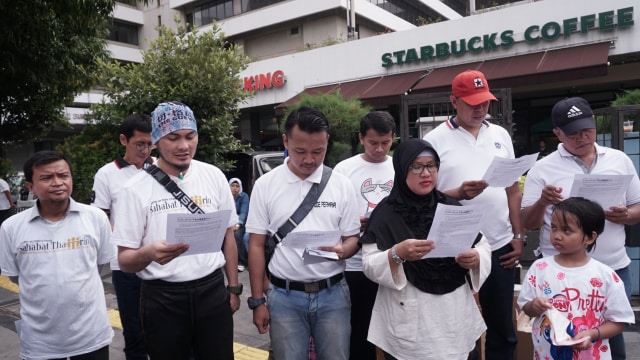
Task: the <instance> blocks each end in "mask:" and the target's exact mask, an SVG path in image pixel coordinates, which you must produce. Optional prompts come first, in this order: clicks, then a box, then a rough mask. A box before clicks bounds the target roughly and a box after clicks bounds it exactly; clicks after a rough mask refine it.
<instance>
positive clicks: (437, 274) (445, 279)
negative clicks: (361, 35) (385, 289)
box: [360, 139, 480, 294]
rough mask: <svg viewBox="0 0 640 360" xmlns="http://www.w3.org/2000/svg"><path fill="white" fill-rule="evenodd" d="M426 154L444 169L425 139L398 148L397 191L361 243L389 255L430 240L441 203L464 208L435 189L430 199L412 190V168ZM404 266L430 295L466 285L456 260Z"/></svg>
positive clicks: (383, 205) (395, 161) (412, 280)
mask: <svg viewBox="0 0 640 360" xmlns="http://www.w3.org/2000/svg"><path fill="white" fill-rule="evenodd" d="M425 150H428V151H431V152H432V153H433V154H434V160H435V161H436V164H437V165H438V167H440V157H439V156H438V153H437V152H436V150H435V149H434V148H433V147H432V146H431V144H429V143H428V142H426V141H424V140H422V139H409V140H404V141H403V142H402V143H401V144H400V145H398V146H397V147H396V149H395V151H394V154H393V169H394V171H395V176H394V182H393V188H392V189H391V193H390V194H389V196H387V197H386V198H385V199H383V200H382V201H381V202H380V203H379V204H378V205H377V206H376V208H375V209H374V210H373V212H372V213H371V217H370V218H369V222H368V225H367V228H366V230H365V232H364V234H363V236H362V238H361V239H360V242H361V243H363V244H368V243H376V244H377V246H378V249H380V250H381V251H385V250H388V249H390V248H391V247H392V246H393V245H395V244H397V243H400V242H402V241H404V240H406V239H426V238H427V235H428V233H429V230H430V229H431V224H432V222H433V217H434V215H435V211H436V206H437V205H438V203H443V204H448V205H460V203H459V202H458V201H457V200H455V199H453V198H452V197H450V196H448V195H446V194H444V193H441V192H440V191H438V190H435V189H434V190H433V191H432V192H430V193H429V194H427V195H417V194H415V193H414V192H413V191H411V189H409V186H408V185H407V174H408V172H409V166H410V165H411V163H413V161H414V160H415V159H416V157H418V155H420V153H422V152H423V151H425ZM435 179H437V178H435ZM435 179H434V180H435ZM479 238H480V236H478V238H477V239H476V242H477V241H478V240H479ZM402 266H403V267H404V272H405V275H406V277H407V280H408V281H409V282H410V283H411V284H412V285H413V286H415V287H416V288H418V289H419V290H421V291H423V292H427V293H430V294H446V293H450V292H452V291H453V290H455V289H457V288H458V287H460V286H461V285H463V284H464V283H465V276H466V274H467V270H466V269H464V268H462V267H460V265H458V264H457V263H456V262H455V260H454V258H452V257H448V258H437V259H436V258H434V259H424V260H419V261H407V262H405V263H404V264H402Z"/></svg>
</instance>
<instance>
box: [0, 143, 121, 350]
mask: <svg viewBox="0 0 640 360" xmlns="http://www.w3.org/2000/svg"><path fill="white" fill-rule="evenodd" d="M24 177H25V185H26V187H27V188H28V189H29V191H31V192H32V193H33V194H35V195H37V197H38V200H37V202H36V206H34V207H32V208H30V209H27V210H25V211H22V212H21V213H19V214H16V215H14V216H12V217H10V218H9V219H7V221H5V222H4V224H2V227H0V267H1V268H2V274H3V275H6V276H8V277H9V278H10V279H12V280H13V281H14V282H16V283H17V284H18V285H19V287H20V318H21V320H19V321H18V322H17V323H16V329H17V330H18V336H19V338H20V358H22V359H59V358H65V359H66V358H67V357H71V358H72V359H74V358H75V357H79V358H82V359H87V360H107V359H109V344H110V343H111V340H112V338H113V329H111V325H110V323H109V318H108V316H107V306H106V300H105V297H104V288H103V286H102V279H101V278H100V271H99V266H100V265H102V264H106V263H108V262H109V261H111V259H113V257H114V256H115V251H114V248H113V246H111V243H110V239H109V237H110V236H111V226H110V224H109V219H108V218H107V216H106V215H105V213H104V212H103V211H101V210H100V209H97V208H95V207H92V206H89V205H84V204H79V203H77V202H75V201H74V200H73V199H72V198H71V191H72V189H73V179H72V176H71V165H70V163H69V160H68V159H67V158H66V157H65V156H64V155H62V154H61V153H59V152H55V151H40V152H37V153H35V154H33V155H32V156H31V157H30V158H29V159H28V160H27V161H26V163H25V164H24Z"/></svg>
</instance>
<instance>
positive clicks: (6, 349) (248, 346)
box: [0, 267, 269, 360]
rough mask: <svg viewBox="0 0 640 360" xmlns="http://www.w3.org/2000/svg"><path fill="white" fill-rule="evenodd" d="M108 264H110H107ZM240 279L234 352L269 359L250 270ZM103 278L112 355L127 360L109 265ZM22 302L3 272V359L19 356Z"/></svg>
mask: <svg viewBox="0 0 640 360" xmlns="http://www.w3.org/2000/svg"><path fill="white" fill-rule="evenodd" d="M107 268H108V267H107ZM239 275H240V276H239V281H240V283H242V284H243V285H244V288H245V290H244V292H243V294H242V295H240V310H238V311H237V312H236V313H235V314H234V316H233V320H234V342H235V343H234V353H235V358H236V359H237V360H267V359H268V357H269V353H268V351H267V350H268V349H269V335H268V334H264V335H260V334H258V330H256V327H255V326H254V325H253V313H252V312H251V310H249V308H248V307H247V298H248V297H249V294H250V293H251V292H250V290H249V289H250V286H249V273H248V272H247V271H245V272H242V273H240V274H239ZM102 278H103V280H104V281H103V282H104V287H105V297H106V299H107V308H108V309H109V310H108V311H109V317H110V319H111V325H112V326H113V330H114V333H115V335H114V337H113V341H112V343H111V345H110V346H109V359H111V360H125V356H124V353H123V352H122V349H123V348H124V340H123V338H122V327H121V325H120V318H119V315H118V311H117V303H116V298H115V292H114V290H113V286H112V284H111V274H110V271H109V270H108V269H106V270H103V275H102ZM19 313H20V305H19V303H18V294H17V287H16V286H15V284H13V283H11V282H10V281H9V279H8V278H7V277H5V276H1V275H0V360H9V359H11V360H14V359H19V340H18V335H17V334H16V330H15V325H14V321H15V320H17V319H18V314H19Z"/></svg>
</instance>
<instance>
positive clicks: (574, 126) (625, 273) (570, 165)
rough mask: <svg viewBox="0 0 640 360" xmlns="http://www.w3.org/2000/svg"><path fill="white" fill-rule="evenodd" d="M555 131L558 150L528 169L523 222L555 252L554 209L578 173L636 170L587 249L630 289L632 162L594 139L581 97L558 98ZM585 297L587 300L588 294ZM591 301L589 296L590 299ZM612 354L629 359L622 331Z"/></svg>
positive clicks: (638, 209) (637, 184) (635, 204)
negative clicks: (626, 244) (552, 236)
mask: <svg viewBox="0 0 640 360" xmlns="http://www.w3.org/2000/svg"><path fill="white" fill-rule="evenodd" d="M551 119H552V121H553V126H554V128H553V133H554V134H555V135H556V136H557V137H558V140H559V141H560V144H559V145H558V150H556V151H554V152H553V153H551V154H549V155H548V156H546V157H545V158H543V159H541V160H539V161H538V162H537V163H536V164H535V165H534V166H533V168H531V170H529V173H528V175H527V179H526V181H525V184H524V195H523V198H522V211H521V214H522V221H523V225H524V227H525V228H528V229H535V228H537V227H540V249H539V251H540V252H541V253H542V255H543V256H545V257H547V256H551V255H554V254H557V251H556V250H555V248H554V247H553V245H552V244H551V240H550V230H551V225H550V223H551V211H552V210H553V206H551V205H555V204H557V203H559V202H560V201H562V200H563V199H565V198H567V197H569V194H570V193H571V185H572V183H573V178H574V176H575V174H593V175H633V178H632V180H631V183H630V184H629V187H628V188H627V191H626V193H625V194H624V198H623V199H620V205H618V206H613V207H610V208H609V209H605V216H606V219H607V223H606V226H605V229H604V232H603V233H602V234H600V236H599V237H598V246H596V247H595V248H594V249H593V251H591V252H590V253H589V254H590V255H591V256H592V257H593V258H594V259H596V260H599V261H600V262H602V263H604V264H606V265H608V266H610V267H611V268H612V269H614V270H615V271H616V273H617V274H618V276H619V277H620V279H622V281H623V282H624V284H625V290H626V292H627V297H629V296H630V295H631V273H630V270H629V264H630V263H631V260H630V259H629V256H627V253H626V250H625V247H624V241H625V232H624V225H632V224H636V223H638V222H640V205H639V204H640V180H638V175H637V172H636V169H635V167H634V166H633V163H632V162H631V160H630V159H629V157H628V156H627V155H626V154H625V153H623V152H622V151H619V150H616V149H611V148H607V147H604V146H600V145H598V144H597V143H596V142H595V139H596V123H595V119H594V116H593V111H592V110H591V107H590V106H589V103H588V102H587V101H586V100H585V99H583V98H580V97H572V98H567V99H563V100H560V101H559V102H558V103H556V104H555V105H554V106H553V109H552V110H551ZM585 300H587V299H586V298H585ZM588 300H589V301H590V300H591V299H588ZM609 344H610V345H611V354H612V358H613V359H625V358H626V355H625V347H624V340H623V338H622V334H620V335H618V336H615V337H613V338H611V339H609Z"/></svg>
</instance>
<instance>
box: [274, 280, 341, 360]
mask: <svg viewBox="0 0 640 360" xmlns="http://www.w3.org/2000/svg"><path fill="white" fill-rule="evenodd" d="M267 308H268V309H269V314H270V316H271V322H270V324H269V325H270V331H269V332H270V335H271V347H272V348H273V355H274V358H275V359H278V360H300V359H308V358H309V336H313V340H314V344H315V350H316V355H317V358H318V359H319V360H327V359H331V360H333V359H335V360H348V359H349V336H350V333H351V325H350V320H349V319H350V313H351V302H350V300H349V287H348V285H347V282H346V280H345V279H342V280H341V281H340V282H339V283H337V284H335V285H333V286H331V287H329V288H326V289H324V290H321V291H319V292H313V293H305V292H304V291H295V290H287V289H283V288H279V287H276V286H274V285H273V284H270V285H269V290H268V291H267Z"/></svg>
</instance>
